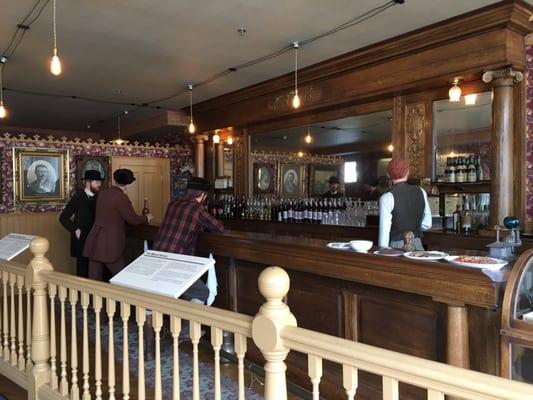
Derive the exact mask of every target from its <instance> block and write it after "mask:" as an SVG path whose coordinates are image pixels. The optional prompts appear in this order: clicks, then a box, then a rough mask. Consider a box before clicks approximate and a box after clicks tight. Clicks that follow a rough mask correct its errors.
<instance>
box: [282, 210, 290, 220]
mask: <svg viewBox="0 0 533 400" xmlns="http://www.w3.org/2000/svg"><path fill="white" fill-rule="evenodd" d="M288 217H289V213H288V212H287V210H283V219H284V220H286V219H287V218H288Z"/></svg>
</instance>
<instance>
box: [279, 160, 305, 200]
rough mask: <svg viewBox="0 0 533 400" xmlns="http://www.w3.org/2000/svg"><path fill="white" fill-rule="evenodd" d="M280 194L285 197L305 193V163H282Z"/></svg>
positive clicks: (280, 169)
mask: <svg viewBox="0 0 533 400" xmlns="http://www.w3.org/2000/svg"><path fill="white" fill-rule="evenodd" d="M278 181H279V195H280V196H281V197H284V198H290V197H302V196H303V195H304V165H303V164H280V167H279V179H278Z"/></svg>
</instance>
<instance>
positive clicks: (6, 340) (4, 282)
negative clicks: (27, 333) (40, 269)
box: [2, 271, 9, 362]
mask: <svg viewBox="0 0 533 400" xmlns="http://www.w3.org/2000/svg"><path fill="white" fill-rule="evenodd" d="M8 280H9V272H6V271H2V287H3V291H2V293H3V300H4V301H3V306H4V361H6V362H9V318H8V317H9V314H8V312H7V282H8Z"/></svg>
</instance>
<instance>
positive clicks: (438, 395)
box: [428, 389, 444, 400]
mask: <svg viewBox="0 0 533 400" xmlns="http://www.w3.org/2000/svg"><path fill="white" fill-rule="evenodd" d="M428 400H444V393H442V392H439V391H438V390H435V389H428Z"/></svg>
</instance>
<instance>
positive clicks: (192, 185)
mask: <svg viewBox="0 0 533 400" xmlns="http://www.w3.org/2000/svg"><path fill="white" fill-rule="evenodd" d="M211 188H212V186H211V183H209V181H208V180H205V179H204V178H198V177H196V176H193V177H191V178H189V181H188V182H187V189H194V190H199V191H202V192H209V191H210V190H211Z"/></svg>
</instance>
